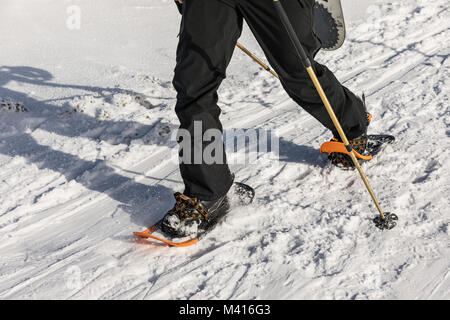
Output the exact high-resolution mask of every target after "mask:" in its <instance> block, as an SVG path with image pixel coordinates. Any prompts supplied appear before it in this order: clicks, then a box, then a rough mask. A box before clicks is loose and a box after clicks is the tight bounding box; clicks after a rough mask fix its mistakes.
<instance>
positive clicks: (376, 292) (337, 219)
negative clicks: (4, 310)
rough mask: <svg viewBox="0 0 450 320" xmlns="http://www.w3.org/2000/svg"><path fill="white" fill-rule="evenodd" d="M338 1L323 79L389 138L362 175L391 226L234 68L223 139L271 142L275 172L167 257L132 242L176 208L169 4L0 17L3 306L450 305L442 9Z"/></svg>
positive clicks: (142, 1) (445, 16) (115, 4)
mask: <svg viewBox="0 0 450 320" xmlns="http://www.w3.org/2000/svg"><path fill="white" fill-rule="evenodd" d="M343 2H344V10H345V11H346V14H347V15H348V17H349V19H348V22H347V30H348V39H347V41H346V43H345V45H344V46H343V47H342V48H341V49H339V50H337V51H335V52H320V53H319V55H318V56H317V60H318V61H320V62H321V63H324V64H326V65H327V66H328V67H329V68H330V69H331V70H333V71H335V73H336V75H337V77H338V78H339V79H340V80H341V81H342V82H343V83H344V84H345V85H346V86H348V87H349V88H350V89H352V90H353V91H355V92H356V93H358V94H361V93H362V92H364V93H365V94H366V97H367V102H368V105H369V109H370V112H371V113H372V114H373V115H374V118H373V120H372V124H371V126H370V130H369V132H370V133H389V134H393V135H395V136H396V138H397V141H396V143H395V145H393V146H391V147H388V148H387V149H386V151H385V152H384V153H383V154H382V155H381V156H379V157H378V158H377V159H376V160H373V161H371V162H368V163H366V164H364V165H363V169H364V170H365V171H366V173H367V175H368V178H369V181H370V182H371V184H372V187H373V188H374V190H375V192H376V194H377V196H378V198H379V200H380V202H381V204H382V207H383V208H385V210H386V211H391V212H395V213H396V214H397V215H398V216H399V217H400V220H399V225H398V226H397V227H396V228H395V229H394V230H391V231H384V232H381V231H379V230H378V229H376V228H375V227H374V225H373V223H372V221H371V220H372V219H373V218H374V217H375V216H376V215H377V211H376V209H375V207H374V205H373V204H372V203H371V200H370V197H369V195H368V193H367V191H366V190H365V188H364V185H363V183H362V181H361V179H360V178H359V176H358V175H357V173H356V172H354V171H343V170H340V169H338V168H334V167H331V165H330V164H329V162H328V160H327V159H326V156H325V155H322V154H320V153H319V147H320V145H321V143H322V142H324V141H326V140H328V139H329V138H330V136H331V135H330V133H329V132H328V131H327V130H325V129H324V128H323V127H321V126H320V125H319V123H318V122H317V121H316V120H314V119H313V118H312V117H311V116H310V115H308V114H307V113H306V112H305V111H303V110H302V109H301V108H299V107H298V106H297V105H296V104H295V103H294V102H293V101H292V100H290V99H289V97H288V96H287V95H286V94H285V92H284V91H283V89H282V87H281V85H280V84H279V82H278V81H277V80H276V79H274V78H273V77H272V76H271V75H270V74H269V73H267V72H266V71H264V70H262V69H260V68H259V67H258V66H257V65H256V64H254V63H253V62H251V61H250V60H249V59H248V57H246V56H245V55H244V54H243V53H241V52H240V51H238V50H236V52H235V55H234V57H233V61H232V63H231V65H230V68H229V70H228V78H227V79H226V80H225V81H224V83H223V86H222V87H221V89H220V92H219V94H220V106H221V107H222V109H223V114H222V120H223V123H224V127H225V128H227V129H233V128H244V129H250V128H253V129H260V130H266V131H271V132H275V133H276V135H277V137H279V141H280V160H279V162H276V161H273V159H271V157H273V154H266V155H263V156H262V157H260V158H259V159H258V160H257V161H255V162H254V163H252V164H248V165H234V166H232V169H233V171H235V172H236V176H237V179H238V180H240V181H245V182H246V183H248V184H250V185H252V186H253V187H254V188H255V189H256V199H255V202H254V203H253V204H252V205H251V206H249V207H244V208H236V209H235V210H233V211H232V212H231V213H230V214H229V215H228V216H227V218H226V219H225V221H224V222H223V223H221V224H220V225H219V226H218V227H217V228H216V229H215V230H214V231H213V232H211V233H210V234H209V235H208V236H207V237H205V238H204V239H203V240H202V241H201V242H200V243H198V244H197V245H195V246H192V247H188V248H169V247H166V246H162V245H160V244H157V243H146V242H142V241H137V240H136V239H135V238H134V237H133V236H132V232H133V231H141V230H143V229H145V228H146V227H147V226H149V225H151V224H153V223H155V222H156V221H157V220H158V219H160V218H161V217H162V216H163V215H164V213H165V212H166V211H167V210H168V209H170V208H171V207H172V205H173V201H174V200H173V193H174V192H175V191H182V189H183V185H182V182H181V178H180V176H179V173H178V168H177V163H176V161H175V160H174V155H175V154H176V153H175V152H176V151H175V152H174V150H176V149H175V146H176V144H175V143H174V142H173V139H172V138H171V137H172V134H173V133H174V132H175V131H176V129H177V125H178V122H177V119H176V116H175V113H174V111H173V109H174V105H175V102H176V100H175V95H176V93H175V91H174V89H173V88H172V85H171V78H172V75H173V68H174V63H175V49H176V44H177V37H176V36H177V33H178V30H179V20H180V17H179V15H178V11H177V10H176V8H175V7H174V4H173V3H172V1H170V0H127V1H125V0H101V1H88V0H78V1H68V0H65V1H60V0H58V1H57V0H33V1H29V0H28V1H27V0H2V1H1V4H0V41H1V42H2V46H1V48H2V49H1V50H0V61H1V64H0V298H1V299H37V298H45V299H375V298H380V299H405V298H413V299H450V249H449V245H450V241H449V240H450V238H449V236H450V231H449V222H450V197H449V194H450V139H449V137H450V128H449V125H450V112H449V94H450V90H449V88H450V77H449V72H450V71H449V70H450V69H449V64H450V62H449V60H448V57H449V53H450V43H449V39H450V32H449V31H450V4H449V2H448V0H398V1H359V0H343ZM74 5H75V7H74ZM78 14H79V15H78ZM78 16H79V17H80V18H81V20H80V21H79V22H80V23H79V25H78V26H77V24H76V22H77V20H76V18H77V17H78ZM73 19H75V20H73ZM78 27H79V28H78ZM240 41H241V42H242V43H243V44H244V45H246V46H248V48H249V49H251V50H252V51H254V52H255V53H256V54H257V55H258V56H261V57H263V54H262V52H261V50H260V48H259V47H258V45H257V44H256V42H255V40H254V39H253V38H252V36H251V34H250V32H249V31H248V30H247V29H245V32H244V34H243V36H242V38H241V39H240Z"/></svg>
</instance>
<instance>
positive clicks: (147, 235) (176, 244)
mask: <svg viewBox="0 0 450 320" xmlns="http://www.w3.org/2000/svg"><path fill="white" fill-rule="evenodd" d="M158 229H159V228H158V226H156V225H153V226H151V227H150V228H148V229H146V230H145V231H143V232H133V234H134V235H135V236H137V237H139V238H144V239H154V240H158V241H161V242H163V243H165V244H167V245H169V246H172V247H189V246H192V245H193V244H196V243H197V242H198V238H194V239H191V240H187V241H184V242H173V241H169V240H166V239H163V238H159V237H156V236H154V235H152V233H153V232H155V231H156V230H158Z"/></svg>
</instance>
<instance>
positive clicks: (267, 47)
mask: <svg viewBox="0 0 450 320" xmlns="http://www.w3.org/2000/svg"><path fill="white" fill-rule="evenodd" d="M282 4H283V7H284V8H285V10H286V13H287V15H288V17H289V19H290V21H291V23H292V25H293V27H294V30H295V31H296V33H297V36H298V37H299V40H300V42H301V43H302V45H303V47H304V49H305V51H306V53H307V55H308V56H309V59H310V60H311V62H312V63H313V68H314V70H315V72H316V73H317V76H318V78H319V81H320V83H321V85H322V86H323V88H324V90H325V92H326V94H327V96H328V99H329V100H330V103H331V105H332V106H333V109H334V111H335V113H336V116H337V118H338V119H339V121H340V123H341V125H342V127H343V129H344V132H345V133H346V134H347V135H348V138H349V139H352V138H355V137H357V136H359V135H361V134H362V133H363V132H365V130H366V126H367V119H366V113H365V110H364V107H363V103H362V101H361V100H360V99H359V98H357V97H356V96H355V95H354V94H353V93H352V92H351V91H350V90H348V89H347V88H346V87H344V86H342V85H341V83H340V82H339V81H338V80H337V79H336V77H335V76H334V75H333V73H332V72H331V71H330V70H329V69H328V68H327V67H325V66H323V65H321V64H319V63H317V62H316V61H314V56H315V54H316V53H317V52H318V50H319V49H320V41H319V40H318V38H317V37H316V36H315V34H314V31H313V14H314V11H313V5H314V0H282ZM239 9H240V10H241V12H242V14H243V16H244V19H245V20H246V22H247V24H248V25H249V27H250V29H251V30H252V32H253V34H254V35H255V37H256V39H257V40H258V42H259V44H260V46H261V47H262V49H263V50H264V52H265V54H266V56H267V59H268V60H269V62H270V64H271V65H272V67H273V68H274V69H275V70H276V72H277V73H278V74H279V76H280V79H281V83H282V85H283V87H284V88H285V90H286V92H287V93H288V94H289V96H290V97H291V98H292V99H293V100H294V101H295V102H296V103H298V104H299V105H300V106H301V107H303V108H304V109H305V110H306V111H307V112H309V113H310V114H311V115H312V116H313V117H314V118H316V119H317V120H318V121H319V122H320V123H322V124H323V125H324V126H325V127H327V128H328V129H330V130H331V131H332V132H333V134H334V135H335V136H336V137H338V134H337V131H336V129H335V127H334V125H333V123H332V121H331V119H330V117H329V115H328V113H327V112H326V109H325V107H324V106H323V103H322V101H321V99H320V96H319V95H318V93H317V91H316V90H315V88H314V85H313V83H312V82H311V80H310V78H309V76H308V74H307V72H306V70H305V69H304V67H303V66H302V65H301V62H300V60H299V58H298V56H297V54H296V52H295V49H294V46H293V44H292V43H291V41H290V39H289V36H288V34H287V32H286V30H285V29H284V27H283V25H282V22H281V20H280V18H279V16H278V14H277V12H276V10H275V8H274V6H273V0H240V1H239Z"/></svg>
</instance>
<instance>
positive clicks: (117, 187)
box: [0, 66, 174, 226]
mask: <svg viewBox="0 0 450 320" xmlns="http://www.w3.org/2000/svg"><path fill="white" fill-rule="evenodd" d="M52 78H53V77H52V75H51V74H50V73H49V72H47V71H45V70H42V69H37V68H31V67H11V66H0V98H2V99H13V100H16V101H20V102H22V103H23V104H24V105H25V106H26V108H27V109H28V110H29V113H27V115H24V117H29V116H31V117H44V118H47V117H48V118H52V116H49V115H54V114H55V113H57V112H59V114H62V113H64V112H66V111H67V112H71V116H70V117H59V118H58V119H57V120H58V123H55V121H44V123H43V124H40V125H39V129H40V130H46V131H50V132H52V133H55V134H58V135H63V136H67V137H80V136H82V134H83V133H80V130H79V128H78V124H80V123H82V124H83V127H84V128H86V127H88V128H98V127H99V126H103V127H104V128H105V130H107V129H108V128H109V127H114V128H115V131H117V132H118V133H121V132H123V131H125V130H128V129H129V128H135V129H136V130H134V132H135V134H133V135H131V136H130V137H122V138H121V139H120V141H119V142H118V143H128V144H129V143H130V142H131V141H132V140H133V139H139V138H142V137H143V136H145V135H147V134H149V133H152V130H154V129H155V128H154V127H155V125H158V126H167V127H169V128H173V127H174V125H173V124H169V123H164V122H163V121H162V120H160V119H159V120H158V121H156V124H153V125H144V124H139V123H135V122H132V121H111V120H106V121H105V120H101V121H99V120H98V119H96V118H93V117H91V116H88V115H86V114H84V113H78V112H77V113H73V108H72V107H71V106H69V105H67V104H65V105H63V106H60V105H56V104H52V103H50V102H48V101H39V100H36V99H34V98H33V97H30V96H28V95H27V94H25V93H22V92H17V91H13V90H10V89H8V88H5V87H4V86H5V85H6V84H7V83H9V82H10V81H16V82H20V83H29V84H33V85H39V86H49V87H54V88H73V89H81V90H84V91H90V92H94V93H96V94H98V95H99V96H101V97H102V98H104V99H108V97H111V96H112V95H114V94H116V93H126V94H130V95H139V94H138V93H136V92H133V91H130V90H123V89H119V88H100V87H89V86H78V85H63V84H57V83H53V82H50V80H52ZM69 98H74V97H69ZM0 112H1V111H0ZM2 119H3V120H5V117H1V118H0V121H2ZM53 119H56V118H55V117H53ZM61 122H62V123H61ZM23 131H24V132H21V133H20V132H19V133H17V134H14V135H10V136H6V137H2V139H1V143H0V153H2V154H4V155H7V156H9V157H22V158H25V159H26V160H27V161H29V162H30V163H34V164H35V165H36V166H37V167H38V168H40V169H49V170H52V171H55V172H59V173H61V174H62V175H64V176H65V177H66V179H67V181H71V180H75V181H77V182H78V183H80V184H82V185H83V186H84V187H86V188H88V189H90V190H93V191H97V192H101V193H104V194H107V195H108V196H109V197H110V198H112V199H114V200H116V201H118V202H120V203H121V205H120V206H121V208H122V209H123V210H124V211H126V212H128V213H130V214H131V218H132V221H133V222H134V223H136V224H138V225H140V226H148V225H149V224H151V223H154V222H155V220H156V217H159V216H160V215H161V212H160V211H164V210H166V209H168V208H169V207H170V205H171V203H172V193H173V191H172V190H171V189H169V188H167V187H164V186H162V185H160V184H158V183H155V184H153V185H146V184H142V183H139V182H136V181H135V180H134V179H132V178H128V177H125V176H122V175H120V174H118V173H117V172H115V170H114V168H111V167H109V166H108V165H107V164H106V162H105V161H104V160H96V161H87V160H83V159H80V158H79V157H77V156H75V155H72V154H69V153H64V152H62V151H58V150H54V149H52V148H51V147H49V146H44V145H41V144H39V143H38V142H37V141H36V140H35V139H34V138H33V136H32V135H30V134H28V133H27V132H26V130H23ZM136 133H137V134H136ZM111 135H114V132H113V133H112V134H111V132H110V131H107V133H105V134H98V135H96V136H84V137H85V138H89V139H93V140H96V141H98V140H102V139H107V140H109V138H108V137H111ZM150 135H151V136H153V135H152V134H150ZM156 136H158V135H157V134H156ZM141 140H142V139H140V140H137V141H141ZM115 142H117V141H115ZM145 143H153V144H161V145H164V144H166V143H167V140H164V139H158V137H156V138H154V139H150V140H146V141H145ZM86 173H91V174H88V175H86ZM147 178H148V177H147ZM162 199H163V200H164V201H162Z"/></svg>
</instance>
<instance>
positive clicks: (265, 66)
mask: <svg viewBox="0 0 450 320" xmlns="http://www.w3.org/2000/svg"><path fill="white" fill-rule="evenodd" d="M236 46H237V47H238V48H239V49H241V50H242V51H243V52H244V53H245V54H246V55H248V56H249V57H250V58H252V59H253V60H254V61H256V63H258V64H259V65H260V66H261V67H263V68H264V69H265V70H266V71H269V72H270V73H271V74H272V75H273V76H274V77H275V78H277V79H280V78H279V77H278V75H277V74H276V73H275V71H273V70H272V69H270V67H269V66H268V65H266V64H265V63H264V62H262V61H261V60H259V59H258V57H257V56H255V55H254V54H253V53H251V52H250V51H248V50H247V49H246V48H245V47H244V46H243V45H242V44H240V43H239V42H238V43H237V44H236Z"/></svg>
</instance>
